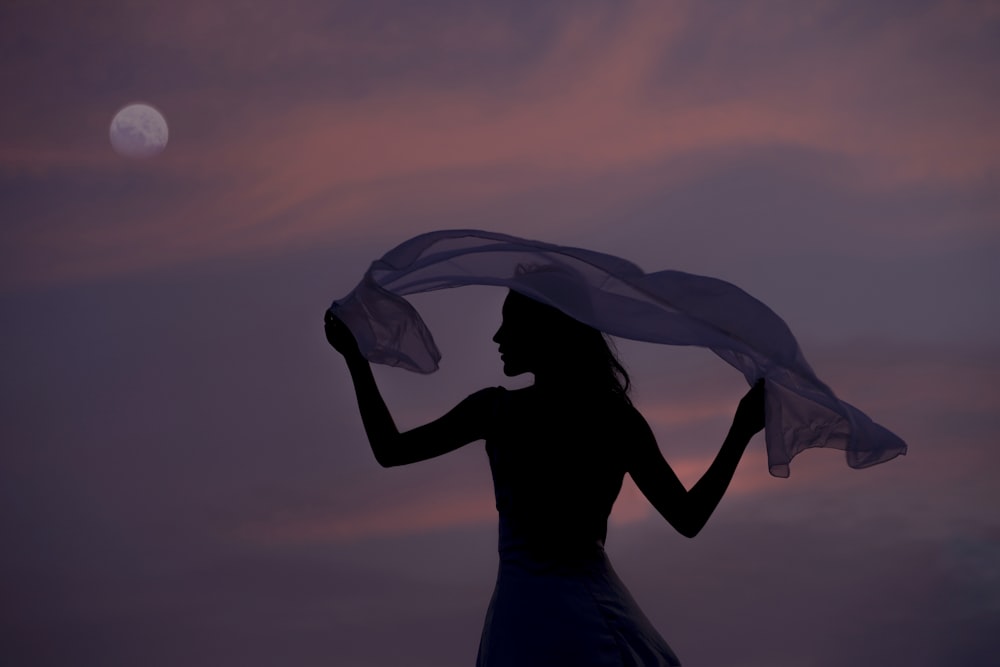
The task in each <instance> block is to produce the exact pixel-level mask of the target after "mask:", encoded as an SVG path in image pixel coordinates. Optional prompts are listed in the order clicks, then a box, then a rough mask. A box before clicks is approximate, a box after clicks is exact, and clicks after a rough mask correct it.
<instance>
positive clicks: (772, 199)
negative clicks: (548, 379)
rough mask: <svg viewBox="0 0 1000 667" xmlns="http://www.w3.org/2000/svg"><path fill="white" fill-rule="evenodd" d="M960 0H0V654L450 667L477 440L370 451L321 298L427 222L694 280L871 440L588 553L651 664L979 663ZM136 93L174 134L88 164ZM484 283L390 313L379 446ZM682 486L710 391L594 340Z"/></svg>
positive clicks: (984, 428)
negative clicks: (785, 345)
mask: <svg viewBox="0 0 1000 667" xmlns="http://www.w3.org/2000/svg"><path fill="white" fill-rule="evenodd" d="M998 45H1000V8H998V5H997V4H996V3H993V2H985V1H984V2H979V1H974V0H963V1H955V2H945V1H943V0H942V1H924V0H917V1H914V0H907V1H906V2H893V1H886V2H878V3H872V2H862V1H855V0H842V1H839V2H826V1H819V2H808V3H807V2H797V1H796V2H793V1H791V0H763V1H761V2H753V3H750V2H743V3H740V2H730V1H724V2H713V3H695V2H684V1H680V2H667V1H664V2H632V1H623V2H614V3H611V2H598V1H596V0H595V1H587V0H584V1H581V2H522V1H519V0H518V1H514V2H504V3H493V2H476V1H472V2H469V1H463V2H456V1H447V0H444V1H441V0H431V1H429V2H422V3H412V2H398V1H397V2H334V1H331V0H323V1H320V0H284V1H283V2H280V3H279V2H274V1H271V2H265V1H264V0H247V1H245V2H239V3H237V2H231V1H229V0H220V1H219V2H214V3H204V2H200V1H199V2H195V1H194V0H175V1H173V2H169V3H167V2H141V1H138V0H137V1H134V2H111V1H108V0H95V1H94V2H89V3H73V2H67V1H66V0H52V1H45V0H32V1H30V2H29V1H20V0H13V1H10V2H4V3H3V4H2V6H0V90H2V91H3V98H4V103H3V104H2V105H0V313H2V316H0V317H2V327H0V354H2V358H0V362H2V364H3V372H2V373H0V534H2V535H3V548H2V549H0V662H2V663H3V664H5V665H12V666H20V665H31V666H33V667H45V666H49V665H60V666H61V665H67V664H100V665H106V666H109V667H118V666H122V667H124V666H126V665H128V666H131V665H137V664H142V665H146V666H147V667H161V666H163V667H166V666H175V665H185V666H187V667H199V666H201V665H206V666H207V665H213V666H215V665H220V664H222V665H229V664H234V665H235V664H239V665H243V666H245V667H258V666H270V665H276V664H281V665H288V666H289V667H319V666H345V667H383V666H388V665H410V666H414V667H420V666H428V667H450V666H453V665H454V666H459V665H469V664H472V663H473V662H474V659H475V654H476V647H477V645H478V641H479V633H480V630H481V628H482V622H483V617H484V614H485V611H486V607H487V604H488V602H489V596H490V593H491V591H492V588H493V584H494V581H495V576H496V566H497V554H496V512H495V509H494V508H493V497H492V488H491V482H490V474H489V468H488V464H487V461H486V456H485V453H484V451H483V447H482V443H481V442H480V443H473V444H471V445H469V446H467V447H464V448H463V449H461V450H459V451H456V452H453V453H452V454H449V455H447V456H444V457H441V458H439V459H435V460H432V461H426V462H422V463H419V464H415V465H413V466H408V467H403V468H395V469H389V470H386V469H382V468H380V467H379V466H378V465H377V464H376V463H375V461H374V459H373V457H372V456H371V453H370V451H369V449H368V446H367V443H366V440H365V437H364V432H363V430H362V426H361V420H360V417H359V416H358V413H357V408H356V404H355V402H354V397H353V393H352V389H351V385H350V380H349V376H348V374H347V371H346V368H345V365H344V363H343V361H342V360H341V358H340V357H339V355H337V354H336V353H335V352H334V351H333V350H331V349H330V348H329V347H328V346H327V343H326V341H325V339H324V336H323V330H322V314H323V311H324V310H325V309H326V308H327V306H328V305H329V303H330V302H331V301H332V300H333V299H336V298H338V297H342V296H344V295H346V294H347V293H348V292H349V291H350V290H351V289H352V288H353V287H354V285H356V284H357V282H358V280H359V279H360V277H361V275H362V274H363V272H364V270H365V269H366V268H367V266H368V264H369V263H370V262H371V261H373V260H374V259H376V258H377V257H379V256H381V255H382V254H383V253H384V252H386V251H388V250H389V249H390V248H392V247H393V246H395V245H396V244H398V243H400V242H402V241H404V240H406V239H408V238H410V237H412V236H414V235H416V234H419V233H423V232H426V231H430V230H434V229H446V228H476V229H487V230H492V231H497V232H503V233H508V234H513V235H518V236H523V237H526V238H530V239H537V240H541V241H547V242H551V243H557V244H561V245H568V246H576V247H584V248H589V249H593V250H599V251H602V252H606V253H611V254H615V255H619V256H621V257H624V258H626V259H629V260H631V261H633V262H635V263H636V264H638V265H640V266H641V267H643V268H644V269H645V270H647V271H657V270H662V269H679V270H683V271H689V272H692V273H698V274H703V275H710V276H715V277H718V278H722V279H725V280H728V281H730V282H733V283H735V284H737V285H739V286H740V287H742V288H743V289H745V290H747V291H748V292H750V293H751V294H753V295H754V296H756V297H757V298H759V299H761V300H762V301H764V302H765V303H767V304H768V305H769V306H771V307H772V308H773V309H774V310H775V311H776V312H777V313H778V314H780V315H781V316H782V317H783V318H784V319H785V320H786V321H787V322H788V324H789V326H790V327H791V329H792V331H793V332H794V333H795V335H796V336H797V338H798V340H799V343H800V345H801V347H802V349H803V351H804V353H805V355H806V358H807V359H808V360H809V361H810V363H811V364H812V366H813V368H814V369H815V370H816V371H817V373H818V375H819V376H820V377H821V378H822V379H823V380H824V381H825V382H826V383H827V384H828V385H830V386H831V387H832V388H833V389H834V391H835V392H836V393H837V394H838V396H840V397H841V398H843V399H844V400H847V401H848V402H850V403H852V404H854V405H856V406H858V407H859V408H861V409H862V410H864V411H865V412H866V413H867V414H869V415H870V416H871V417H872V418H873V419H875V420H876V421H877V422H879V423H881V424H883V425H884V426H886V427H887V428H889V429H891V430H893V431H894V432H895V433H897V434H898V435H900V436H901V437H902V438H903V439H904V440H906V441H907V443H908V445H909V452H908V453H907V455H906V456H904V457H899V458H897V459H895V460H892V461H890V462H887V463H885V464H882V465H880V466H876V467H873V468H868V469H864V470H853V469H850V468H848V467H847V466H846V464H845V461H844V458H843V454H842V453H841V452H836V451H825V450H810V451H807V452H805V453H803V454H801V455H800V456H799V457H797V458H796V459H795V460H794V461H793V462H792V464H791V476H790V477H789V478H788V479H779V478H774V477H771V476H769V475H768V473H767V466H766V459H765V455H764V447H763V437H762V436H757V437H756V438H755V440H754V441H753V442H752V443H751V445H750V448H749V449H748V451H747V453H746V455H745V456H744V459H743V461H742V462H741V464H740V467H739V469H738V470H737V473H736V476H735V478H734V480H733V483H732V486H731V488H730V491H729V493H728V494H727V496H726V497H725V498H724V499H723V500H722V502H721V504H720V506H719V508H718V510H717V511H716V513H715V515H714V516H713V517H712V519H711V520H710V522H709V524H708V525H707V526H706V528H705V529H704V530H703V531H702V533H701V534H699V535H698V536H697V537H696V538H695V539H693V540H689V539H687V538H684V537H681V536H680V535H678V534H676V533H674V532H673V531H672V529H671V528H670V527H669V526H668V525H667V524H666V522H665V521H663V520H662V518H660V517H659V516H658V515H657V514H655V512H654V511H653V510H652V509H651V508H650V506H649V505H648V503H647V502H646V501H645V500H644V499H643V498H642V497H641V495H640V494H639V493H638V491H637V490H636V489H635V488H634V486H632V485H631V482H629V481H628V480H626V485H625V487H624V488H623V491H622V495H621V497H620V498H619V501H618V503H617V505H616V507H615V510H614V513H613V515H612V520H611V525H610V529H609V538H608V544H607V550H608V554H609V556H610V558H611V560H612V562H613V563H614V565H615V568H616V570H617V572H618V574H619V575H620V576H621V578H622V579H623V580H624V582H625V583H626V585H627V586H628V587H629V589H630V590H631V591H632V593H633V595H634V596H635V598H636V599H637V601H638V602H639V604H640V605H641V606H642V608H643V609H644V611H645V612H646V614H647V616H648V617H649V618H650V619H651V620H652V622H653V623H654V625H655V626H656V627H657V628H658V629H659V631H660V632H661V634H662V635H663V636H664V637H665V638H666V640H667V641H668V642H669V643H670V645H671V646H672V647H673V649H674V650H675V651H676V653H677V654H678V655H679V657H680V658H681V661H682V662H683V663H684V664H685V665H690V666H695V667H699V666H704V667H716V666H722V665H727V666H731V667H761V666H769V667H834V666H839V665H844V664H850V665H855V666H857V667H867V666H876V665H878V666H884V665H904V664H905V665H908V666H910V667H932V666H935V667H936V666H945V665H948V666H954V665H962V666H965V667H985V666H986V665H992V664H995V662H994V660H995V634H996V629H997V627H1000V565H998V564H1000V518H998V517H1000V512H998V511H997V509H998V505H1000V491H998V490H997V489H998V487H997V485H996V483H995V476H996V474H997V471H998V470H1000V452H998V450H997V447H996V433H997V431H998V429H1000V345H998V343H997V341H998V340H1000V302H998V300H997V298H996V294H995V292H996V288H997V286H998V284H1000V269H998V266H1000V261H998V259H1000V195H998V193H1000V132H997V127H998V120H1000V113H998V109H1000V105H998V103H1000V89H998V81H1000V46H998ZM132 102H145V103H148V104H151V105H153V106H155V107H156V108H157V109H159V110H160V111H161V112H162V113H163V114H164V116H165V117H166V119H167V122H168V123H169V128H170V140H169V144H168V145H167V147H166V149H165V150H164V151H163V152H162V153H161V154H160V155H158V156H156V157H153V158H148V159H145V160H136V159H128V158H125V157H122V156H120V155H118V154H116V153H115V152H114V151H113V150H112V148H111V145H110V142H109V139H108V128H109V126H110V123H111V119H112V117H113V116H114V114H115V112H116V111H117V110H118V109H120V108H121V107H123V106H125V105H126V104H129V103H132ZM503 297H504V292H503V291H501V290H497V289H495V288H488V287H467V288H462V289H457V290H446V291H442V292H436V293H433V294H425V295H416V296H414V297H412V299H411V301H412V303H413V304H414V305H415V306H416V307H417V308H418V310H419V311H420V313H421V314H422V315H423V316H424V319H425V321H426V322H427V323H428V325H429V326H430V328H431V331H432V332H434V335H435V338H436V340H437V343H438V346H439V348H440V349H441V350H442V353H443V355H444V356H443V359H442V362H441V370H440V371H439V372H438V373H436V374H433V375H428V376H424V375H417V374H411V373H408V372H406V371H402V370H399V369H392V368H385V367H377V368H376V369H375V374H376V378H377V380H378V382H379V385H380V387H381V389H382V391H383V394H384V396H385V398H386V401H387V403H388V405H389V407H390V409H391V411H392V412H393V414H394V416H395V418H396V421H397V424H399V425H400V427H401V428H404V429H405V428H412V427H414V426H417V425H419V424H422V423H424V422H426V421H428V420H430V419H433V418H435V417H437V416H439V415H440V414H443V413H444V412H445V411H447V410H448V409H450V408H451V407H452V406H453V405H454V404H455V403H457V402H458V401H459V400H461V399H462V398H464V397H465V396H466V395H468V394H470V393H472V392H474V391H476V390H478V389H480V388H482V387H486V386H494V385H505V386H508V387H517V386H524V385H525V384H527V383H529V382H530V377H527V378H524V377H522V378H516V379H513V380H511V379H508V378H505V377H504V376H503V375H502V373H501V365H500V361H499V358H498V355H497V352H496V346H495V344H494V343H492V342H491V340H490V339H491V337H492V335H493V333H494V331H495V330H496V327H497V326H498V325H499V319H500V304H501V303H502V301H503ZM618 347H619V350H620V352H621V354H622V357H623V360H624V362H625V364H626V366H627V367H628V368H629V370H630V372H631V374H632V378H633V381H634V385H635V389H634V393H633V400H634V402H635V404H636V405H637V406H638V407H639V408H640V410H641V411H642V412H643V414H644V415H645V416H646V418H647V420H648V421H649V422H650V424H651V426H652V428H653V431H654V433H655V434H656V437H657V440H658V442H659V445H660V448H661V450H662V451H663V453H664V456H665V457H666V458H667V460H668V461H669V462H670V463H671V465H672V466H673V467H674V469H675V470H676V471H677V473H678V475H679V476H680V477H681V479H682V480H683V481H684V482H685V483H686V484H688V485H690V484H693V483H694V482H695V481H696V480H697V479H698V477H699V475H700V474H701V473H702V472H703V471H704V470H705V469H706V468H707V466H708V465H709V463H710V462H711V460H712V458H713V456H714V455H715V453H716V452H717V451H718V447H719V445H720V444H721V442H722V439H723V437H724V436H725V433H726V431H727V429H728V426H729V423H730V421H731V419H732V415H733V413H734V411H735V408H736V404H737V402H738V400H739V398H740V397H741V396H742V395H743V393H744V392H745V391H746V385H745V382H744V381H743V379H742V377H741V376H740V375H739V374H738V373H737V372H736V371H734V370H733V369H731V368H730V367H728V366H726V365H725V364H724V363H723V362H722V361H721V360H719V359H718V358H716V357H714V356H713V355H712V354H711V353H710V352H708V351H705V350H701V349H691V348H673V347H665V346H654V345H648V344H643V343H635V342H631V341H618Z"/></svg>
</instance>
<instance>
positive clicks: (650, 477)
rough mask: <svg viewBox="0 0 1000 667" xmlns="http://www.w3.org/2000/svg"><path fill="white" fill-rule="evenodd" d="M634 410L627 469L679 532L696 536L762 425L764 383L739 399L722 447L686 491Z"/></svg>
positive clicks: (717, 503)
mask: <svg viewBox="0 0 1000 667" xmlns="http://www.w3.org/2000/svg"><path fill="white" fill-rule="evenodd" d="M636 415H637V419H636V422H635V423H636V427H635V429H634V431H633V433H632V434H631V435H632V438H631V457H630V460H629V465H628V468H629V471H628V472H629V474H630V475H631V476H632V479H633V480H634V481H635V484H636V486H637V487H639V490H640V491H642V494H643V495H644V496H646V498H647V499H648V500H649V502H650V503H652V505H653V507H655V508H656V510H657V511H658V512H659V513H660V514H661V515H662V516H663V518H664V519H666V520H667V522H668V523H670V525H671V526H673V527H674V528H675V529H676V530H677V532H679V533H680V534H681V535H684V536H685V537H694V536H695V535H697V534H698V532H699V531H700V530H701V529H702V528H703V527H704V526H705V523H706V522H708V519H709V517H710V516H712V513H713V512H714V511H715V508H716V507H717V506H718V505H719V501H720V500H722V496H723V495H725V493H726V489H728V488H729V483H730V482H731V481H732V479H733V474H734V473H735V472H736V466H737V465H738V464H739V462H740V459H741V458H742V457H743V452H744V451H745V450H746V447H747V445H748V444H749V443H750V439H751V438H752V437H753V436H754V434H755V433H757V432H758V431H760V430H761V429H762V428H764V382H763V380H761V381H759V382H758V383H757V384H755V385H754V386H753V387H752V388H751V389H750V391H749V392H747V394H746V396H744V397H743V399H742V400H740V405H739V408H738V409H737V410H736V416H735V417H734V418H733V425H732V426H731V427H730V429H729V434H728V435H727V436H726V439H725V441H724V442H723V443H722V448H721V449H720V450H719V453H718V454H717V455H716V457H715V460H714V461H712V465H711V466H709V468H708V470H706V471H705V474H704V475H702V476H701V479H699V480H698V482H697V483H696V484H695V485H694V486H693V487H691V489H690V490H685V489H684V485H683V484H681V482H680V480H679V479H678V478H677V475H676V474H675V473H674V471H673V469H671V467H670V465H669V464H667V462H666V461H665V460H664V458H663V455H662V454H661V453H660V448H659V446H657V444H656V438H655V437H654V436H653V432H652V430H650V428H649V425H648V424H647V423H646V420H645V419H643V418H642V416H641V415H639V414H638V413H636Z"/></svg>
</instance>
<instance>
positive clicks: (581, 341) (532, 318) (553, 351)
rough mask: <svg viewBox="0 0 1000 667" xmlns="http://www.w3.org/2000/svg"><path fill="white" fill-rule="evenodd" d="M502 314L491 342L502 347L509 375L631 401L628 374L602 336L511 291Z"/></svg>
mask: <svg viewBox="0 0 1000 667" xmlns="http://www.w3.org/2000/svg"><path fill="white" fill-rule="evenodd" d="M502 312H503V322H502V323H501V325H500V328H499V329H498V330H497V332H496V335H494V336H493V341H494V342H496V343H497V344H499V346H500V356H501V359H502V360H503V362H504V374H505V375H507V376H510V377H513V376H515V375H520V374H522V373H534V375H535V379H536V380H538V378H539V375H542V377H543V381H547V382H552V381H558V382H560V383H563V384H567V385H569V386H574V387H578V388H586V389H587V390H598V391H608V392H610V393H612V394H614V395H616V396H619V397H621V398H624V399H625V400H628V389H629V384H630V382H629V377H628V373H627V372H626V371H625V368H624V367H623V366H622V364H621V362H620V361H619V360H618V357H617V356H616V355H615V353H614V350H613V349H612V347H611V346H610V345H609V340H608V339H607V338H606V337H605V336H604V334H603V333H601V332H600V331H598V330H597V329H595V328H593V327H591V326H589V325H586V324H584V323H582V322H579V321H578V320H575V319H573V318H572V317H570V316H569V315H566V314H565V313H563V312H562V311H560V310H558V309H556V308H553V307H552V306H549V305H546V304H543V303H541V302H539V301H535V300H534V299H531V298H530V297H527V296H524V295H523V294H520V293H519V292H515V291H513V290H511V291H510V292H509V293H508V295H507V299H506V300H505V301H504V304H503V311H502ZM570 383H571V384H570Z"/></svg>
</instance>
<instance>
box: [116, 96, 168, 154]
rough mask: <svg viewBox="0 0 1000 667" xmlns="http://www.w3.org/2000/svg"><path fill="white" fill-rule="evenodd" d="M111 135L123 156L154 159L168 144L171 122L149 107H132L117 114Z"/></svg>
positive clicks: (134, 105) (129, 106) (143, 105)
mask: <svg viewBox="0 0 1000 667" xmlns="http://www.w3.org/2000/svg"><path fill="white" fill-rule="evenodd" d="M108 134H109V135H110V136H111V147H112V148H114V149H115V152H116V153H118V154H119V155H124V156H125V157H132V158H144V157H153V156H154V155H157V154H158V153H159V152H160V151H162V150H163V149H164V148H165V147H166V145H167V121H166V120H165V119H164V118H163V115H162V114H161V113H160V112H159V111H157V110H156V109H154V108H153V107H151V106H149V105H147V104H130V105H128V106H127V107H124V108H123V109H121V110H120V111H119V112H118V113H116V114H115V117H114V119H112V121H111V129H110V130H109V131H108Z"/></svg>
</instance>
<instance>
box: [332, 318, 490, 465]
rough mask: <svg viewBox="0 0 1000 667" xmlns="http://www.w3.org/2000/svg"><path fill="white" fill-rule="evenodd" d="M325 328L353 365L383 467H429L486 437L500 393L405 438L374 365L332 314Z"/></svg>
mask: <svg viewBox="0 0 1000 667" xmlns="http://www.w3.org/2000/svg"><path fill="white" fill-rule="evenodd" d="M325 325H326V326H325V329H326V337H327V341H329V343H330V345H332V346H333V347H334V348H335V349H336V350H337V351H338V352H340V353H341V354H342V355H344V359H345V361H347V368H348V370H349V371H350V373H351V379H352V381H353V382H354V393H355V394H356V395H357V399H358V409H359V411H360V412H361V421H362V423H363V424H364V427H365V433H366V434H367V435H368V442H369V444H370V445H371V448H372V453H373V454H374V455H375V460H376V461H378V463H379V465H382V466H384V467H390V466H398V465H405V464H407V463H414V462H416V461H423V460H425V459H429V458H433V457H435V456H440V455H441V454H445V453H447V452H450V451H453V450H455V449H458V448H459V447H461V446H463V445H467V444H469V443H470V442H474V441H475V440H480V439H482V438H484V437H486V429H487V427H488V424H489V421H490V419H491V415H492V411H493V407H494V401H495V400H496V399H497V394H496V392H497V391H498V390H497V389H496V388H488V389H483V390H482V391H479V392H476V393H475V394H472V395H471V396H469V397H467V398H466V399H465V400H463V401H462V402H461V403H459V404H458V405H457V406H455V407H454V408H453V409H452V410H451V411H450V412H448V413H447V414H445V415H444V416H443V417H440V418H439V419H436V420H434V421H432V422H430V423H428V424H425V425H423V426H420V427H418V428H415V429H412V430H410V431H406V432H405V433H400V432H399V429H398V428H396V423H395V422H394V421H393V419H392V415H391V414H390V413H389V408H388V407H387V406H386V404H385V400H384V399H383V398H382V394H381V392H379V389H378V385H377V384H376V383H375V376H374V375H373V374H372V370H371V365H370V364H369V363H368V360H367V359H365V358H364V357H363V356H362V355H361V352H360V350H359V349H358V344H357V341H356V340H355V339H354V336H353V335H352V334H351V331H350V329H348V328H347V325H345V324H344V323H343V322H342V321H341V320H339V319H338V318H337V317H335V316H334V315H332V314H330V313H329V312H328V313H327V314H326V317H325Z"/></svg>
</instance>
